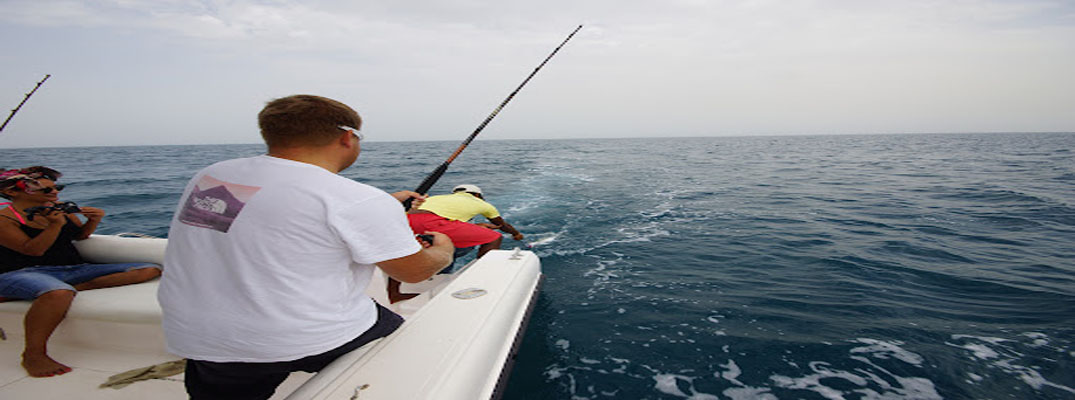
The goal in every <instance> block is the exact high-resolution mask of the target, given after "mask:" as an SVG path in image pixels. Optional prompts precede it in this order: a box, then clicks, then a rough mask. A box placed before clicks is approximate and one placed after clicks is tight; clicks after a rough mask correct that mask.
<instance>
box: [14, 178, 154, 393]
mask: <svg viewBox="0 0 1075 400" xmlns="http://www.w3.org/2000/svg"><path fill="white" fill-rule="evenodd" d="M60 176H61V174H60V173H59V172H57V171H56V170H53V169H51V168H46V167H29V168H23V169H13V170H6V171H0V196H3V197H4V198H5V199H8V200H10V201H9V202H3V203H0V299H3V300H12V299H26V300H33V304H31V306H30V309H29V311H27V312H26V318H25V319H24V322H23V323H24V325H25V332H26V347H25V348H24V350H23V353H22V366H23V368H25V369H26V372H28V373H29V374H30V375H31V376H35V377H46V376H53V375H60V374H64V373H67V372H70V371H71V368H70V367H68V366H66V365H63V364H60V363H58V362H56V361H55V360H53V359H52V358H50V357H49V356H48V354H47V353H46V344H47V342H48V339H49V337H50V336H52V332H53V331H54V330H55V329H56V327H57V326H58V325H59V324H60V321H61V320H63V317H64V315H66V314H67V309H68V308H70V307H71V302H72V300H74V298H75V294H76V293H77V292H78V291H80V290H89V289H97V288H104V287H110V286H119V285H127V284H132V283H138V282H144V281H148V280H150V279H153V278H156V277H158V276H160V266H158V265H156V264H146V263H129V264H87V263H86V262H85V261H83V260H82V256H81V255H79V253H78V250H77V249H76V248H75V246H74V243H73V241H75V240H82V239H85V238H88V237H89V236H90V234H91V233H93V231H94V229H96V228H97V224H98V223H100V222H101V218H102V217H104V215H105V213H104V211H103V210H101V209H99V208H94V207H81V209H78V208H77V207H75V208H68V209H66V210H64V209H57V208H53V207H51V206H53V205H55V204H56V203H57V202H58V193H59V191H61V190H63V185H57V184H56V180H57V179H59V178H60ZM31 207H43V208H44V209H40V208H39V209H37V211H34V210H31V212H30V213H27V211H26V210H27V209H30V208H31ZM73 213H81V214H82V215H84V216H85V217H86V222H82V221H81V220H80V219H79V218H78V217H77V216H76V215H75V214H73Z"/></svg>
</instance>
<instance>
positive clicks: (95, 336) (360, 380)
mask: <svg viewBox="0 0 1075 400" xmlns="http://www.w3.org/2000/svg"><path fill="white" fill-rule="evenodd" d="M463 271H464V272H457V273H456V274H452V275H437V276H436V277H434V278H433V279H432V280H430V281H427V282H423V283H420V284H416V285H409V284H404V285H403V287H402V290H403V291H404V292H409V293H422V294H421V295H420V296H418V297H415V298H413V299H411V300H407V301H404V302H401V303H397V304H395V305H391V306H389V308H390V309H393V311H396V312H397V313H399V314H400V315H402V316H404V318H406V319H407V322H405V323H404V325H403V326H402V327H401V328H400V329H399V330H398V331H397V332H396V333H393V334H392V335H390V336H388V337H386V338H384V339H381V340H378V341H375V342H373V343H371V344H368V345H366V346H364V347H362V348H360V349H358V350H356V351H354V352H351V353H350V354H347V355H345V356H344V357H341V358H340V359H339V360H337V361H336V362H334V363H332V364H330V365H329V366H328V367H326V368H325V370H323V371H322V372H321V373H319V374H307V373H293V374H292V375H291V377H289V378H288V380H287V381H285V382H284V384H283V385H281V386H280V388H279V389H278V390H277V392H276V395H274V396H273V399H284V398H296V399H312V398H317V399H322V398H324V399H348V398H351V396H352V395H353V394H354V393H355V390H356V388H365V387H368V388H370V390H368V391H366V392H365V393H363V395H364V397H363V398H386V399H387V398H430V399H432V398H457V399H470V398H489V397H490V396H492V395H493V393H494V392H495V389H496V387H497V385H498V384H502V382H499V381H500V379H499V378H500V374H502V373H503V372H504V370H503V368H504V364H505V361H510V352H511V350H512V347H513V346H514V345H515V344H517V340H518V338H519V336H520V334H521V332H520V326H522V325H524V324H525V319H526V317H527V316H528V313H529V306H530V305H531V304H532V301H533V299H534V298H536V296H535V294H534V292H535V291H536V290H537V288H538V285H539V283H540V278H541V273H540V262H539V261H537V257H536V256H534V255H533V253H530V252H521V253H520V252H514V253H513V252H510V251H494V252H490V253H489V254H487V255H486V256H485V257H482V259H480V260H476V261H475V262H472V263H471V264H468V265H467V266H466V267H465V268H463ZM384 279H385V278H384V276H383V275H382V274H381V273H380V271H379V270H378V271H377V272H376V273H375V276H374V279H373V282H375V283H373V284H371V285H370V289H369V291H368V292H367V294H369V295H370V296H371V297H373V298H374V300H376V301H378V302H379V303H381V304H388V303H387V301H385V297H386V296H385V291H384V282H385V280H384ZM157 286H158V283H157V281H152V282H146V283H142V284H138V285H130V286H121V287H115V288H108V289H97V290H90V291H85V292H80V293H79V294H78V296H77V297H76V299H75V302H74V303H73V304H72V307H71V309H70V311H69V312H68V315H67V317H66V318H65V319H64V321H63V322H62V323H61V324H60V326H59V327H58V328H57V330H56V332H55V333H54V334H53V337H52V339H51V340H50V341H49V353H50V355H51V356H52V357H53V358H54V359H56V360H57V361H59V362H61V363H64V364H66V365H68V366H70V367H72V368H73V371H71V372H69V373H66V374H64V375H60V376H55V377H49V378H33V377H30V376H28V375H27V374H26V372H25V370H23V368H22V367H21V365H20V361H21V353H22V348H23V340H24V336H23V327H22V318H23V315H24V314H25V312H26V310H27V309H28V308H29V306H30V302H28V301H12V302H6V303H0V329H3V333H4V336H6V339H5V340H2V341H0V399H22V398H46V399H51V398H78V399H147V398H153V399H173V398H174V399H185V398H187V396H186V392H185V390H184V387H183V375H182V374H179V375H174V376H171V377H168V378H163V379H150V380H145V381H139V382H135V383H133V384H131V385H129V386H126V387H123V388H120V389H112V388H99V385H101V384H102V383H105V382H106V381H108V379H109V377H111V376H113V375H116V374H119V373H122V372H126V371H130V370H133V369H137V368H144V367H149V366H152V365H157V364H160V363H165V362H169V361H175V360H178V359H180V358H181V357H178V356H175V355H172V354H169V353H167V352H166V351H164V335H163V332H162V330H161V324H160V321H161V311H160V306H159V305H158V304H157V301H156V291H157ZM475 294H476V295H475ZM415 368H417V369H419V370H421V371H416V370H415ZM417 372H422V373H421V374H418V373H417ZM453 382H461V383H460V384H453ZM463 383H465V384H463ZM449 394H454V395H450V396H447V397H445V396H444V395H449ZM398 396H404V397H398Z"/></svg>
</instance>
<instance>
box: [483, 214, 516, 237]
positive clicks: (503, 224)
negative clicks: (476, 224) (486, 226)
mask: <svg viewBox="0 0 1075 400" xmlns="http://www.w3.org/2000/svg"><path fill="white" fill-rule="evenodd" d="M489 222H492V223H493V225H496V228H492V229H500V230H501V231H504V232H507V233H510V234H511V238H512V239H515V240H523V234H522V233H519V231H518V230H516V229H515V227H514V226H511V224H509V223H508V221H505V220H504V218H501V217H496V218H489Z"/></svg>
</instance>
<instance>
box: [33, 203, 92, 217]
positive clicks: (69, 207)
mask: <svg viewBox="0 0 1075 400" xmlns="http://www.w3.org/2000/svg"><path fill="white" fill-rule="evenodd" d="M53 210H55V211H62V212H65V213H68V214H74V213H78V212H82V209H81V208H78V204H75V202H73V201H65V202H62V203H56V204H53V205H51V206H37V207H30V208H27V209H25V210H22V211H23V212H25V213H26V215H34V214H47V213H48V212H50V211H53Z"/></svg>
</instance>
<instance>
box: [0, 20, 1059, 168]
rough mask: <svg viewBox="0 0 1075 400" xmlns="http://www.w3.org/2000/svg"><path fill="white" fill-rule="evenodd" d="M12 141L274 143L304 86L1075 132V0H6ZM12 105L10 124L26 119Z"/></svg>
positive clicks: (417, 112) (854, 126)
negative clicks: (282, 117)
mask: <svg viewBox="0 0 1075 400" xmlns="http://www.w3.org/2000/svg"><path fill="white" fill-rule="evenodd" d="M0 10H2V12H0V37H2V40H0V65H2V66H3V68H2V71H3V72H2V73H0V108H2V109H5V110H10V109H12V108H14V107H15V106H16V105H18V103H19V102H20V101H22V99H23V98H24V95H25V94H26V93H27V92H29V91H30V90H31V89H32V88H33V87H34V84H35V83H36V82H37V81H39V80H41V79H42V78H43V77H44V76H45V74H51V75H52V76H51V77H50V78H49V80H48V81H47V82H45V84H44V85H43V86H42V87H41V89H40V90H38V91H37V93H35V94H34V95H33V97H31V98H30V99H29V101H27V103H26V105H25V106H23V108H22V109H21V110H20V111H19V112H18V113H17V114H16V115H15V116H14V118H13V119H12V121H11V123H10V124H9V125H8V126H7V127H6V128H5V129H4V131H3V132H0V148H17V147H51V146H97V145H170V144H225V143H227V144H230V143H258V142H260V136H259V135H258V131H257V120H256V115H257V112H258V111H259V110H260V109H261V107H263V106H264V104H265V102H267V101H269V100H271V99H274V98H278V97H283V96H287V95H291V94H300V93H304V94H317V95H322V96H326V97H330V98H333V99H337V100H340V101H342V102H344V103H346V104H348V105H350V106H352V107H353V108H355V109H356V110H357V111H358V112H359V114H361V115H362V117H363V119H364V124H363V127H362V131H363V133H364V134H365V136H366V137H367V138H368V139H369V140H375V141H412V140H452V141H461V140H462V139H463V138H465V137H466V136H467V135H469V134H470V133H471V132H472V131H473V130H474V129H475V128H476V127H477V126H478V124H479V123H481V121H482V120H484V119H485V118H486V117H487V116H488V115H489V114H490V113H491V112H492V111H493V109H494V108H495V107H496V106H497V105H499V104H500V103H501V102H502V101H503V100H504V98H505V97H507V95H508V94H509V93H511V92H512V90H514V89H515V88H516V87H517V86H518V85H519V84H520V83H521V82H522V81H523V79H524V78H525V77H526V76H527V75H528V74H530V73H531V72H532V71H533V70H534V68H535V67H536V66H537V65H538V64H539V63H540V62H541V61H542V60H543V59H544V58H545V57H546V56H547V55H548V54H549V53H550V52H551V51H552V50H553V49H554V48H555V47H556V46H557V45H558V44H560V42H561V41H563V40H564V38H566V37H567V35H568V34H569V33H570V32H571V31H572V30H573V29H575V27H576V26H578V25H583V26H584V27H583V29H582V30H581V31H579V33H578V34H577V35H576V36H575V37H574V38H573V39H572V40H571V41H570V42H569V43H568V44H567V45H566V46H564V48H563V49H562V50H561V51H560V52H559V53H558V54H557V55H556V56H555V57H554V58H553V59H552V60H551V61H550V62H549V63H548V64H547V65H546V66H545V67H544V68H543V69H542V70H541V71H540V72H539V73H538V74H537V76H535V77H534V79H533V80H531V81H530V82H529V83H528V84H527V86H526V87H525V88H524V89H523V90H522V91H521V92H520V93H519V94H518V95H517V96H516V97H515V99H514V100H512V102H511V103H510V104H508V106H507V107H505V109H504V110H503V111H502V112H501V113H500V115H499V116H497V118H496V119H495V120H494V121H493V122H492V123H491V124H489V126H488V127H487V128H485V130H484V131H483V132H482V133H481V136H479V140H494V139H566V138H622V137H684V136H747V135H799V134H882V133H970V132H1072V131H1075V2H1072V1H1070V0H944V1H941V0H938V1H925V0H901V1H869V0H781V1H768V0H743V1H739V0H728V1H716V0H714V1H703V0H661V1H635V0H616V1H613V0H570V1H562V0H544V1H518V0H504V1H496V2H493V1H489V2H479V1H473V0H445V1H427V0H412V1H406V2H392V1H376V2H373V1H345V0H307V1H292V0H272V1H257V0H228V1H217V0H201V1H189V0H158V1H154V0H78V1H68V0H55V1H53V0H0ZM6 114H7V113H6V112H5V115H4V117H6Z"/></svg>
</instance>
